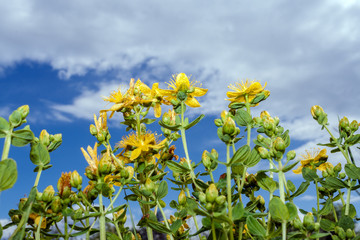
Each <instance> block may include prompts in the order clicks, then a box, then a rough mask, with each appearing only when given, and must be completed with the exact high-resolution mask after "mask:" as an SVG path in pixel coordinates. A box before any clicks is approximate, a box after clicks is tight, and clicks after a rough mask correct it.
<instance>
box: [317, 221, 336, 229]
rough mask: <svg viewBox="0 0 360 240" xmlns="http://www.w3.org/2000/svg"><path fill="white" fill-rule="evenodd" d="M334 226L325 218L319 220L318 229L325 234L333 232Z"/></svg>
mask: <svg viewBox="0 0 360 240" xmlns="http://www.w3.org/2000/svg"><path fill="white" fill-rule="evenodd" d="M335 226H336V224H335V223H334V222H333V221H330V220H328V219H326V218H322V219H321V220H320V228H321V229H322V230H324V231H326V232H329V231H332V230H334V228H335Z"/></svg>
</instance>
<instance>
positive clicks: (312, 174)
mask: <svg viewBox="0 0 360 240" xmlns="http://www.w3.org/2000/svg"><path fill="white" fill-rule="evenodd" d="M302 175H303V178H304V179H305V180H307V181H315V180H318V179H319V176H318V175H317V174H316V169H310V168H306V167H305V168H303V169H302Z"/></svg>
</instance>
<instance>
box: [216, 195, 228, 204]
mask: <svg viewBox="0 0 360 240" xmlns="http://www.w3.org/2000/svg"><path fill="white" fill-rule="evenodd" d="M225 201H226V197H225V196H224V195H221V196H218V197H217V198H216V199H215V202H216V204H218V205H219V206H221V205H223V204H224V203H225Z"/></svg>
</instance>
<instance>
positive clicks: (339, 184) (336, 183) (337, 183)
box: [321, 176, 349, 189]
mask: <svg viewBox="0 0 360 240" xmlns="http://www.w3.org/2000/svg"><path fill="white" fill-rule="evenodd" d="M321 184H322V185H323V186H324V187H330V188H334V189H341V188H348V187H349V186H348V185H347V184H346V183H345V182H343V181H341V180H340V179H338V178H335V177H332V176H329V177H327V178H326V179H325V182H322V183H321Z"/></svg>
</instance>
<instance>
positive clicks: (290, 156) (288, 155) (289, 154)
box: [286, 150, 296, 161]
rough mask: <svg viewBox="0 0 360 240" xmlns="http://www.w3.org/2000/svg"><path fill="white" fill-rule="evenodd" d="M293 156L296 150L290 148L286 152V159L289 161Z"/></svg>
mask: <svg viewBox="0 0 360 240" xmlns="http://www.w3.org/2000/svg"><path fill="white" fill-rule="evenodd" d="M295 157H296V152H295V151H294V150H291V151H289V152H288V153H287V154H286V159H287V160H289V161H290V160H293V159H294V158H295Z"/></svg>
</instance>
